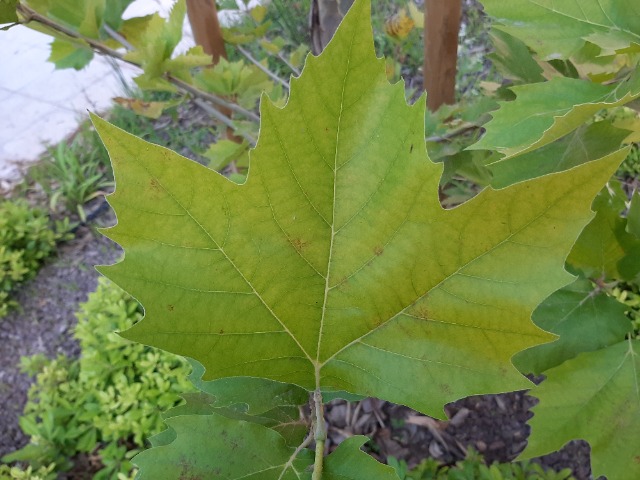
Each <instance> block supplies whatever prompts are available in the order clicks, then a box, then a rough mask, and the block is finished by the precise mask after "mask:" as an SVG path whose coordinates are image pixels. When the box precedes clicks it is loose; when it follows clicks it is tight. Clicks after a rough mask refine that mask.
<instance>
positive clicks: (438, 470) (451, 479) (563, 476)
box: [389, 449, 573, 480]
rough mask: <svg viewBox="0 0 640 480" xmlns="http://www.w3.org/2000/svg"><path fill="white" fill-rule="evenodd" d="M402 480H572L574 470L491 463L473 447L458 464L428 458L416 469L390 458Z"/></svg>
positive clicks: (518, 463) (523, 463)
mask: <svg viewBox="0 0 640 480" xmlns="http://www.w3.org/2000/svg"><path fill="white" fill-rule="evenodd" d="M389 463H390V464H391V465H392V466H393V467H394V468H395V470H396V473H397V474H398V477H399V478H400V479H401V480H572V479H573V476H572V475H571V470H570V469H568V468H565V469H564V470H561V471H559V472H556V471H554V470H544V469H543V468H542V467H541V466H540V465H539V464H537V463H534V462H529V461H524V462H513V463H492V464H491V465H487V464H486V463H485V461H484V459H483V458H482V455H480V454H479V453H478V452H476V451H475V450H473V449H470V450H469V452H468V454H467V458H465V459H464V460H461V461H459V462H457V463H456V464H455V465H452V466H448V465H442V464H441V463H439V462H438V461H436V460H434V459H432V458H429V459H426V460H424V461H423V462H421V463H420V465H418V466H417V467H416V468H415V469H413V470H411V471H407V465H406V463H404V462H398V461H397V460H395V461H391V462H389Z"/></svg>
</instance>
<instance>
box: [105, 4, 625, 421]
mask: <svg viewBox="0 0 640 480" xmlns="http://www.w3.org/2000/svg"><path fill="white" fill-rule="evenodd" d="M404 95H405V93H404V86H403V85H402V84H396V85H389V84H388V82H387V80H386V76H385V64H384V60H383V59H377V58H376V56H375V52H374V49H373V34H372V31H371V26H370V3H369V2H368V1H366V0H361V1H357V2H355V3H354V6H353V7H352V9H351V10H350V13H349V14H348V15H347V16H346V17H345V19H344V21H343V23H342V26H341V28H340V29H339V31H338V33H337V34H336V36H335V37H334V40H333V41H332V42H331V43H330V44H329V45H328V46H327V48H326V49H325V51H324V53H323V54H322V55H320V56H319V57H312V56H309V57H308V58H307V62H306V66H305V69H304V72H303V74H302V75H301V76H300V77H298V78H293V79H292V84H291V95H290V98H289V101H288V103H287V105H286V107H285V108H284V109H280V108H277V107H275V106H273V105H272V104H271V103H270V102H269V101H267V100H266V99H265V100H263V102H262V106H261V122H262V124H261V130H260V137H259V140H258V144H257V146H256V149H255V150H254V151H253V152H252V153H251V168H250V173H249V176H248V179H247V181H246V182H245V183H244V184H243V185H236V184H234V183H233V182H231V181H229V180H228V179H226V178H224V177H223V176H221V175H220V174H218V173H216V172H214V171H211V170H209V169H206V168H205V167H202V166H201V165H199V164H197V163H195V162H192V161H189V160H187V159H185V158H183V157H180V156H179V155H177V154H176V153H174V152H171V151H169V150H166V149H164V148H162V147H158V146H155V145H151V144H148V143H146V142H144V141H143V140H140V139H138V138H136V137H134V136H131V135H129V134H127V133H125V132H123V131H122V130H119V129H117V128H116V127H113V126H111V125H109V124H108V123H106V122H104V121H102V120H100V119H98V118H95V117H94V121H95V125H96V128H97V129H98V131H99V133H100V135H101V137H102V138H103V140H104V142H105V144H106V146H107V148H108V150H109V154H110V157H111V160H112V163H113V167H114V172H115V177H116V182H117V189H116V192H115V193H114V194H113V195H111V196H110V198H109V201H110V203H111V205H112V206H113V207H114V209H115V211H116V214H117V217H118V224H117V225H116V226H115V227H113V228H111V229H108V230H106V231H105V233H106V234H107V235H108V236H109V237H110V238H112V239H113V240H114V241H116V242H118V243H119V244H120V245H122V246H123V247H124V249H125V252H126V255H125V258H124V260H123V261H122V262H120V263H118V264H116V265H114V266H111V267H107V268H104V269H101V271H103V272H105V273H106V274H107V275H108V276H109V278H111V279H112V280H113V281H114V282H115V283H117V284H118V285H120V286H121V287H123V288H124V289H125V290H127V291H128V292H130V293H131V294H132V295H133V296H135V297H136V298H137V299H138V300H139V301H140V302H141V303H142V304H143V306H144V308H145V312H146V317H145V319H144V320H142V321H141V322H140V323H138V324H136V325H135V326H134V327H133V328H132V329H130V330H128V331H127V332H125V333H124V334H123V335H124V336H125V337H127V338H129V339H132V340H135V341H138V342H142V343H146V344H149V345H154V346H157V347H159V348H163V349H166V350H169V351H172V352H176V353H179V354H182V355H185V356H189V357H192V358H195V359H196V360H198V361H199V362H200V363H202V364H203V365H204V366H205V368H206V373H205V377H204V378H205V380H211V379H216V378H223V377H237V376H250V377H260V378H266V379H270V380H275V381H280V382H283V383H291V384H295V385H298V386H301V387H303V388H305V389H307V390H315V389H316V388H323V389H327V390H345V391H348V392H351V393H355V394H360V395H374V396H377V397H381V398H384V399H386V400H389V401H394V402H397V403H403V404H405V405H409V406H412V407H414V408H416V409H418V410H420V411H422V412H424V413H427V414H429V415H432V416H435V417H439V418H443V405H444V404H446V403H448V402H450V401H452V400H455V399H457V398H460V397H465V396H468V395H472V394H478V393H486V392H498V391H506V390H514V389H519V388H526V387H527V386H528V385H529V382H528V381H526V380H525V379H524V378H523V377H522V376H521V375H520V374H519V373H518V371H517V370H516V369H515V368H514V367H513V366H512V364H511V361H510V359H511V356H512V355H514V354H515V353H516V352H518V351H520V350H523V349H524V348H528V347H531V346H533V345H536V344H539V343H541V342H544V341H547V340H551V339H552V337H551V336H550V335H549V334H547V333H545V332H543V331H542V330H540V329H539V328H537V327H536V326H535V325H534V324H533V323H532V322H531V320H530V315H531V312H532V310H533V309H534V308H535V306H536V305H538V304H539V303H540V302H541V301H542V300H543V299H544V298H546V297H547V296H548V295H550V294H551V293H552V292H553V291H555V290H557V289H558V288H560V287H562V286H564V285H565V284H566V283H568V281H569V280H570V278H571V277H570V275H568V274H567V273H566V272H565V271H564V269H563V264H564V259H565V257H566V255H567V252H568V251H569V249H570V248H571V245H572V243H573V242H574V240H575V238H576V237H577V235H578V233H579V232H580V230H581V229H582V227H583V226H584V225H585V224H586V222H587V221H588V220H589V219H590V218H591V217H592V213H591V211H590V208H589V206H590V204H591V201H592V199H593V197H594V196H595V194H596V193H597V192H598V190H600V188H601V187H602V185H603V184H604V183H605V182H606V180H607V179H608V178H609V177H610V176H611V174H612V173H613V171H614V170H615V169H616V166H617V164H616V159H612V158H605V159H603V160H600V161H594V162H590V163H588V164H586V165H582V166H579V167H577V168H575V169H573V170H570V171H568V172H565V173H560V174H554V175H548V176H545V177H542V178H540V179H536V180H532V181H529V182H524V183H519V184H517V185H514V186H512V187H509V188H507V189H504V190H492V189H487V190H485V191H483V192H481V193H480V194H479V195H478V196H476V197H475V198H474V199H472V200H471V201H469V202H467V203H466V204H464V205H461V206H459V207H457V208H455V209H453V210H443V209H442V207H441V206H440V204H439V201H438V183H439V177H440V175H441V172H442V167H441V165H436V164H433V163H432V162H430V161H429V160H428V158H427V154H426V150H425V142H424V116H425V108H424V107H425V106H424V100H422V101H420V102H418V103H417V104H415V105H413V106H408V105H407V104H406V102H405V96H404ZM515 265H517V268H514V266H515ZM425 392H429V393H428V394H425Z"/></svg>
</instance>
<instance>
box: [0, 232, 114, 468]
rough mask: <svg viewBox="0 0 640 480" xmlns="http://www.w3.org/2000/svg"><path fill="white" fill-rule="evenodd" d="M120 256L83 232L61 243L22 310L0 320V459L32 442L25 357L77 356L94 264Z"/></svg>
mask: <svg viewBox="0 0 640 480" xmlns="http://www.w3.org/2000/svg"><path fill="white" fill-rule="evenodd" d="M119 256H120V251H119V249H118V247H117V246H116V245H115V244H113V243H112V242H111V241H110V240H108V239H107V238H105V237H103V236H102V235H99V234H94V233H93V232H92V231H91V230H89V229H87V228H83V229H81V230H79V231H78V232H77V237H76V239H74V240H73V241H71V242H68V243H67V244H65V245H62V246H61V248H60V249H59V251H58V255H57V257H54V258H52V259H51V260H50V261H49V262H48V263H47V264H46V265H45V266H44V267H43V268H42V269H41V270H40V272H39V273H38V275H37V277H36V278H34V279H33V280H32V281H30V282H29V283H27V284H26V285H24V286H23V288H22V289H21V290H20V291H19V292H18V294H17V295H16V297H17V300H18V303H19V304H20V306H21V307H20V309H18V310H14V311H12V312H10V313H9V315H8V316H6V317H4V318H2V319H0V409H1V411H2V414H1V415H0V457H2V455H4V454H6V453H9V452H11V451H14V450H16V449H17V448H20V447H22V446H23V445H25V444H26V443H27V440H28V439H27V437H25V435H24V434H23V433H22V431H21V430H20V427H19V426H18V418H19V416H20V414H21V413H22V409H23V408H24V404H25V402H26V399H27V391H28V390H29V386H30V385H31V379H30V378H29V377H28V376H27V375H25V374H23V373H20V369H19V363H20V357H22V356H28V355H35V354H37V353H42V354H44V355H46V356H47V357H50V358H54V357H56V356H57V355H59V354H65V355H69V356H72V357H76V356H78V354H79V353H80V352H79V348H78V344H77V343H76V341H75V339H74V338H73V336H72V332H73V327H74V325H75V323H76V318H75V316H74V312H75V311H76V310H77V308H78V304H79V303H81V302H84V301H85V300H86V299H87V295H88V294H89V293H90V292H92V291H94V290H95V288H96V285H97V279H98V276H99V274H98V272H97V271H96V270H95V269H94V268H93V267H94V265H100V264H109V263H113V262H114V261H115V260H117V259H118V257H119Z"/></svg>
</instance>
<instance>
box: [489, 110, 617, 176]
mask: <svg viewBox="0 0 640 480" xmlns="http://www.w3.org/2000/svg"><path fill="white" fill-rule="evenodd" d="M628 134H629V132H628V131H627V130H622V129H619V128H616V127H614V126H612V125H611V123H610V122H606V121H605V122H596V123H592V124H591V125H583V126H581V127H579V128H578V129H577V130H575V131H574V132H572V133H570V134H569V135H567V136H565V137H563V138H560V139H558V140H556V141H554V142H553V143H549V144H547V145H545V146H544V147H541V148H538V149H536V150H533V151H530V152H528V153H525V154H523V155H519V156H517V157H512V158H509V159H506V160H505V159H501V158H498V159H497V160H495V161H493V162H492V163H488V164H487V167H488V168H489V170H490V171H491V173H492V174H493V178H492V179H491V185H492V186H493V187H494V188H504V187H507V186H509V185H512V184H514V183H517V182H521V181H524V180H529V179H531V178H536V177H541V176H542V175H546V174H549V173H554V172H561V171H563V170H568V169H570V168H573V167H575V166H577V165H581V164H583V163H586V162H590V161H592V160H596V159H599V158H603V157H606V156H608V155H611V156H613V157H615V158H617V159H619V162H622V161H623V160H624V159H625V157H626V156H627V154H628V153H629V149H628V148H623V149H620V144H621V143H622V141H623V140H624V139H625V137H626V136H627V135H628Z"/></svg>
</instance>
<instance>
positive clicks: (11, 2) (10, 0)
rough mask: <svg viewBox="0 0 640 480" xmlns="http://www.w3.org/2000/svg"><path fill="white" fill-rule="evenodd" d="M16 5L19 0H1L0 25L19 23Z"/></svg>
mask: <svg viewBox="0 0 640 480" xmlns="http://www.w3.org/2000/svg"><path fill="white" fill-rule="evenodd" d="M16 5H18V0H0V24H3V23H14V22H17V21H18V15H17V14H16Z"/></svg>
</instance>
